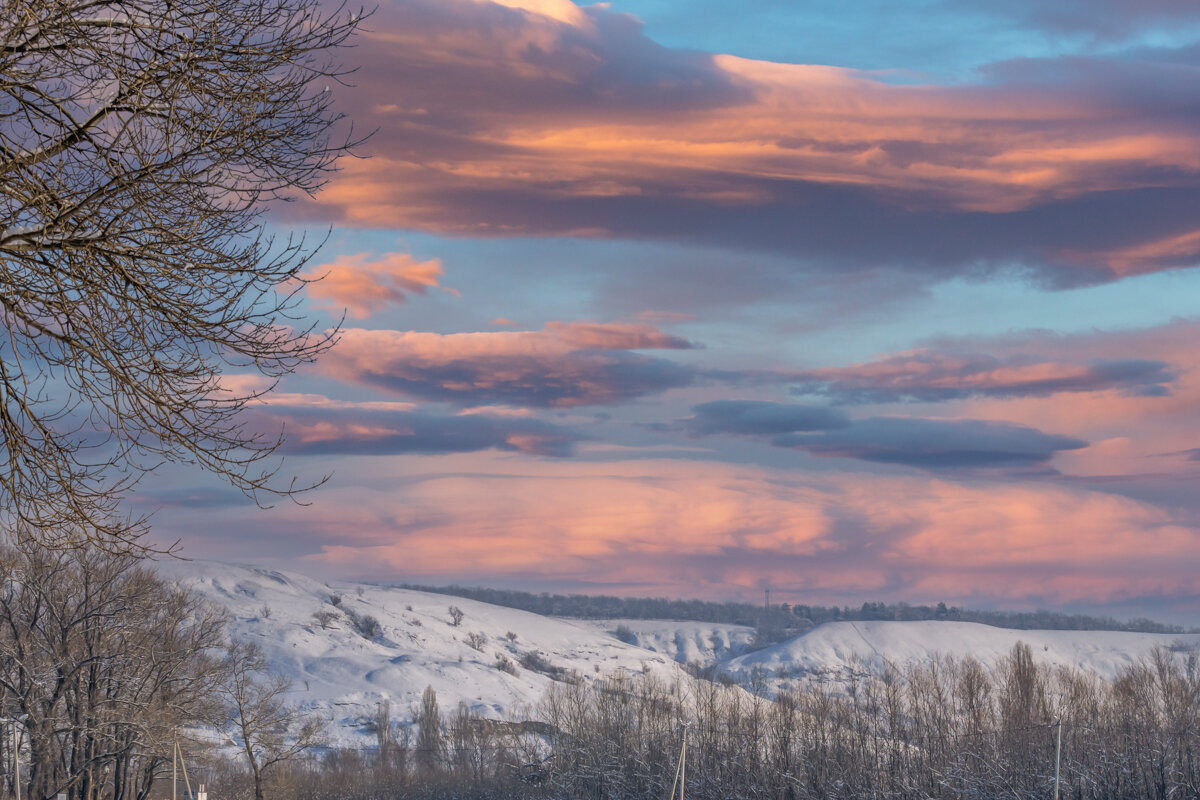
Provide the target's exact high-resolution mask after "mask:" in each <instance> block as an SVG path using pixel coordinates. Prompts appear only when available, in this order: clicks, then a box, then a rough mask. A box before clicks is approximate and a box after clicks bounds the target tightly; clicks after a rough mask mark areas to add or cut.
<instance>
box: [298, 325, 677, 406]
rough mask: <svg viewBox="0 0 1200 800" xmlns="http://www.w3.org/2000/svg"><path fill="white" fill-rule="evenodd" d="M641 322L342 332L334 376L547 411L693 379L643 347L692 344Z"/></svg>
mask: <svg viewBox="0 0 1200 800" xmlns="http://www.w3.org/2000/svg"><path fill="white" fill-rule="evenodd" d="M692 347H694V345H693V344H692V343H691V342H689V341H687V340H686V339H683V338H680V337H677V336H670V335H668V334H666V333H663V332H662V331H660V330H658V329H657V328H654V327H652V326H650V325H645V324H636V323H609V324H600V323H558V322H551V323H548V324H547V325H546V326H545V328H543V329H542V330H540V331H499V332H494V333H482V332H481V333H456V334H438V333H425V332H418V331H407V332H401V331H390V330H379V331H373V330H364V329H360V328H350V329H347V330H344V331H342V333H341V340H340V341H339V343H338V345H337V347H336V348H335V349H334V351H333V352H332V353H331V354H330V355H329V356H328V357H327V358H326V359H325V360H324V361H322V362H321V367H320V368H321V369H322V371H324V372H325V373H326V374H328V375H331V376H333V377H336V378H339V379H341V380H348V381H352V382H355V383H362V384H366V385H370V386H373V387H376V388H379V389H384V390H387V391H390V392H395V393H397V394H401V395H404V396H407V397H414V398H418V399H422V400H434V401H444V402H455V403H460V404H464V405H491V404H507V405H516V406H531V407H539V408H571V407H574V406H587V405H611V404H614V403H621V402H627V401H629V400H632V399H635V398H637V397H641V396H643V395H647V394H654V393H657V392H662V391H665V390H667V389H673V388H677V387H682V386H687V385H689V384H691V383H692V382H693V381H694V380H695V379H696V376H695V374H694V373H693V372H692V371H691V370H689V369H688V368H686V367H684V366H681V365H679V364H676V363H674V362H672V361H668V360H666V359H661V358H654V357H650V356H646V355H642V354H641V353H637V352H633V351H635V350H646V349H673V350H678V349H688V348H692Z"/></svg>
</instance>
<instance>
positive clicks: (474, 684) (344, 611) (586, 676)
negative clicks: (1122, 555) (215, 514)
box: [159, 561, 1200, 744]
mask: <svg viewBox="0 0 1200 800" xmlns="http://www.w3.org/2000/svg"><path fill="white" fill-rule="evenodd" d="M159 570H160V573H161V574H163V575H164V576H165V577H168V578H171V579H173V580H176V581H178V582H179V583H181V584H183V585H185V586H188V587H190V588H192V589H194V590H196V591H197V592H199V593H201V594H203V595H205V596H206V597H208V598H209V599H210V600H212V601H213V602H214V603H216V604H218V605H220V606H223V607H224V608H225V609H226V610H227V611H228V612H229V614H230V616H231V618H232V625H231V627H232V631H231V632H232V634H233V635H234V636H236V637H239V638H243V639H247V640H250V641H255V642H258V643H259V645H260V646H261V647H262V648H263V650H264V652H265V653H266V655H267V657H268V658H269V660H270V661H271V663H272V665H273V666H274V668H275V669H277V670H279V671H281V672H283V673H285V674H287V675H288V676H289V677H291V678H292V680H293V695H294V700H295V701H297V702H299V703H301V704H303V705H305V706H306V707H309V708H311V709H313V710H315V711H318V712H319V713H322V714H326V715H328V716H329V717H330V718H331V720H332V722H333V725H332V726H331V731H330V733H331V736H332V739H333V741H334V743H337V744H365V743H367V741H368V734H367V730H366V728H365V727H364V725H363V723H364V722H365V720H367V719H368V718H370V717H371V715H372V714H373V713H374V711H375V708H376V706H377V704H378V703H379V702H380V701H381V700H387V701H389V702H390V703H391V708H392V717H393V719H395V720H404V719H406V718H409V717H410V715H411V713H410V709H412V708H413V707H414V706H415V705H416V704H417V703H418V702H419V700H420V697H421V694H422V693H423V692H424V690H425V687H426V686H432V687H433V688H434V690H436V691H437V694H438V701H439V705H440V706H441V708H442V709H443V710H445V711H449V710H453V709H454V708H455V707H456V706H457V705H458V703H459V702H460V701H461V702H465V703H467V704H468V705H469V706H471V707H472V708H473V709H475V710H477V711H479V712H481V713H483V714H484V715H485V716H489V717H494V718H504V717H510V718H511V717H523V718H530V717H531V716H533V711H532V709H533V707H534V706H536V705H537V704H538V702H539V701H540V700H541V698H542V697H543V696H544V694H545V693H546V690H547V689H548V688H549V687H550V686H551V685H552V683H553V680H554V679H553V677H552V676H551V673H553V672H554V671H555V670H563V671H570V672H573V673H576V674H577V675H578V676H579V677H580V678H582V679H583V680H594V679H595V678H597V677H599V676H602V675H607V674H610V673H612V672H616V671H621V670H624V671H628V672H631V673H640V672H643V671H646V672H651V673H654V674H656V675H657V676H659V677H660V678H663V679H665V680H667V681H674V680H687V679H686V677H684V675H683V672H682V669H681V667H680V664H682V663H692V662H699V663H701V664H703V665H705V666H715V667H716V668H717V669H718V670H720V671H722V672H727V673H729V674H731V675H734V676H735V677H740V678H748V677H749V676H750V674H751V673H753V672H754V671H755V670H756V669H758V670H760V671H762V672H765V674H766V675H767V676H769V680H770V683H771V684H772V685H775V686H778V685H782V684H783V683H785V682H792V683H794V682H796V681H798V680H814V679H817V680H829V679H832V680H837V679H838V676H840V675H844V674H845V673H846V671H847V670H848V669H852V668H861V664H862V663H864V662H865V663H867V664H882V663H883V662H884V661H885V660H886V661H890V662H892V663H894V664H897V665H904V664H906V663H909V662H913V661H921V660H924V659H928V658H930V657H933V656H937V655H953V656H965V655H971V656H974V657H975V658H976V659H978V660H979V661H981V662H982V663H983V664H984V665H992V664H995V663H997V662H998V661H999V660H1000V659H1001V658H1003V657H1004V656H1006V655H1007V654H1008V653H1009V652H1010V651H1011V650H1012V647H1013V645H1014V644H1016V643H1017V642H1018V641H1022V642H1025V643H1027V644H1029V645H1030V647H1032V649H1033V652H1034V656H1035V658H1037V659H1038V660H1039V661H1042V662H1046V663H1050V664H1055V665H1074V666H1077V667H1079V668H1081V669H1085V670H1090V671H1093V672H1096V673H1099V674H1101V675H1104V676H1108V677H1111V676H1113V675H1115V674H1117V672H1118V671H1119V670H1120V669H1121V668H1122V667H1124V666H1127V665H1129V664H1131V663H1133V662H1134V661H1136V660H1137V659H1139V658H1141V657H1144V656H1145V655H1146V654H1147V653H1149V652H1150V650H1151V649H1152V648H1153V647H1155V646H1166V647H1172V646H1174V647H1176V648H1180V647H1200V635H1196V634H1192V635H1167V634H1142V633H1120V632H1112V631H1017V630H1008V629H1002V628H993V627H990V626H987V625H979V624H976V623H969V622H835V623H828V624H825V625H821V626H818V627H816V628H814V629H812V630H810V631H807V632H806V633H804V634H802V635H800V636H797V637H796V638H794V639H791V640H788V641H785V642H782V643H780V644H777V645H774V646H772V647H769V648H766V649H763V650H759V651H754V652H747V647H748V645H749V642H750V640H751V637H752V635H753V629H751V628H747V627H744V626H738V625H720V624H714V623H699V622H680V621H670V620H649V621H647V620H603V621H582V620H564V619H557V618H551V617H543V616H540V615H537V614H532V613H528V612H525V611H518V610H515V609H510V608H503V607H500V606H494V605H490V604H487V603H480V602H476V601H473V600H467V599H464V598H457V597H451V596H447V595H442V594H432V593H428V592H418V591H413V590H408V589H392V588H386V587H380V586H374V585H370V584H355V583H347V582H329V583H325V582H321V581H318V580H314V579H312V578H308V577H305V576H303V575H297V574H294V573H287V572H279V571H274V570H270V569H264V568H259V567H250V566H239V565H232V564H222V563H217V562H211V561H193V562H165V563H161V564H160V565H159ZM451 606H455V607H457V608H458V609H460V610H461V611H462V619H461V621H460V622H459V624H457V625H455V624H454V621H453V619H452V617H451V613H450V610H449V609H450V607H451ZM315 615H319V616H325V617H326V620H325V622H324V623H322V621H321V620H320V619H319V618H318V616H315ZM366 617H374V618H375V619H376V620H378V623H379V628H380V631H379V634H378V635H376V636H374V637H372V638H368V637H366V636H364V635H362V634H361V633H359V632H358V630H356V626H355V624H354V621H353V620H354V619H355V618H358V619H360V620H361V619H364V618H366ZM621 626H623V627H625V628H628V630H629V632H630V633H632V636H633V639H634V643H633V644H627V643H625V642H622V641H620V640H618V638H617V636H616V630H617V628H618V627H621ZM627 638H628V637H627ZM531 653H535V654H536V656H537V660H538V662H539V663H537V664H536V665H535V666H536V668H534V669H529V668H526V667H524V666H520V664H519V662H520V660H521V659H522V657H525V658H526V660H527V661H528V662H530V663H533V660H531V659H530V656H529V654H531ZM499 658H503V659H506V660H508V661H509V662H511V663H512V664H513V665H514V666H515V669H514V670H513V672H515V673H516V674H512V672H510V671H505V670H502V669H500V668H498V666H497V664H498V659H499ZM558 674H559V677H561V676H562V673H558Z"/></svg>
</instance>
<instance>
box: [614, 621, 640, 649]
mask: <svg viewBox="0 0 1200 800" xmlns="http://www.w3.org/2000/svg"><path fill="white" fill-rule="evenodd" d="M613 636H616V637H617V638H618V639H620V640H621V641H622V642H624V643H625V644H637V640H638V639H637V634H636V633H634V632H633V629H631V628H630V627H629V626H628V625H626V624H624V623H622V624H620V625H618V626H617V629H616V630H615V631H613Z"/></svg>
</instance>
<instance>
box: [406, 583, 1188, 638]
mask: <svg viewBox="0 0 1200 800" xmlns="http://www.w3.org/2000/svg"><path fill="white" fill-rule="evenodd" d="M398 586H399V588H402V589H412V590H416V591H422V592H434V593H437V594H448V595H454V596H455V597H467V598H470V599H472V600H478V601H480V602H483V603H491V604H492V605H497V606H505V607H507V608H517V609H520V610H522V611H529V612H531V613H534V614H542V615H545V616H552V617H572V618H575V619H672V620H687V621H692V622H716V623H723V624H729V625H749V626H752V627H767V628H776V629H781V630H786V629H791V628H802V629H803V628H810V627H812V626H814V625H820V624H822V623H825V622H865V621H891V622H924V621H946V622H978V623H980V624H983V625H991V626H992V627H996V628H1012V629H1015V630H1047V631H1128V632H1132V633H1185V632H1186V630H1185V629H1184V628H1183V626H1181V625H1166V624H1163V623H1161V622H1154V621H1153V620H1149V619H1140V618H1139V619H1130V620H1124V621H1122V620H1118V619H1115V618H1114V617H1094V616H1089V615H1087V614H1060V613H1057V612H1053V611H1044V610H1039V611H987V610H979V609H965V608H959V607H958V606H947V605H946V604H945V603H938V604H937V605H934V606H921V605H918V606H914V605H909V604H908V603H863V604H862V605H861V606H859V607H857V608H853V607H851V606H840V607H839V606H819V605H818V606H809V605H797V606H787V605H774V606H771V607H770V609H769V610H767V613H764V608H763V606H760V605H755V604H752V603H735V602H724V603H714V602H711V601H706V600H668V599H666V598H662V597H611V596H608V595H586V594H570V595H564V594H548V593H542V594H534V593H532V592H519V591H513V590H509V589H486V588H481V587H470V586H419V585H414V584H398Z"/></svg>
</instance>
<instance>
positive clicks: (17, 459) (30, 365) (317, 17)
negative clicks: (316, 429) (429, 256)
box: [0, 0, 361, 551]
mask: <svg viewBox="0 0 1200 800" xmlns="http://www.w3.org/2000/svg"><path fill="white" fill-rule="evenodd" d="M322 8H323V4H320V3H319V2H318V0H219V1H218V0H0V326H2V330H0V394H2V397H0V508H2V509H4V516H5V518H6V519H5V522H6V524H7V526H8V527H10V528H12V529H14V530H16V531H17V532H18V533H20V534H21V535H24V536H26V537H30V538H33V539H35V540H36V541H39V542H40V543H42V544H43V545H51V546H69V545H75V544H78V542H79V540H80V539H82V538H90V539H93V540H95V541H99V542H101V543H106V544H107V546H109V547H113V548H116V549H124V550H128V551H137V550H138V549H139V548H142V547H143V546H142V545H140V544H139V536H140V534H141V533H142V532H143V531H144V520H143V519H135V518H129V517H126V516H123V515H121V514H119V513H118V512H119V510H120V509H119V500H120V497H121V495H122V493H123V492H124V491H125V490H127V489H128V488H129V487H130V486H131V485H132V484H134V483H135V482H136V481H137V480H138V479H139V477H140V476H141V475H142V474H144V472H145V471H146V470H148V469H153V468H154V467H155V466H157V465H158V464H160V463H162V462H183V463H191V464H198V465H200V466H201V467H203V468H205V469H207V470H209V471H211V472H214V473H216V474H218V475H221V476H222V477H224V478H225V479H226V480H228V481H229V482H230V483H231V484H232V485H233V486H235V487H237V488H239V489H240V490H242V491H243V492H245V493H246V494H247V495H249V496H251V497H254V498H255V499H256V500H260V501H261V499H262V497H263V496H264V494H265V495H266V496H271V495H272V494H274V495H279V494H290V493H291V492H293V491H295V490H297V489H298V488H299V487H297V486H296V485H295V484H294V483H291V484H289V483H287V482H283V483H277V481H276V480H274V479H273V478H274V476H276V475H277V472H278V469H279V463H278V461H277V459H276V458H274V454H275V453H276V451H277V448H278V446H279V444H280V440H279V438H278V436H277V435H272V434H266V433H263V432H262V431H255V430H252V429H249V428H248V427H247V424H246V421H245V418H244V417H243V416H241V415H240V414H239V412H241V411H242V410H243V409H244V408H245V407H246V406H247V404H249V403H251V402H253V401H254V400H255V398H256V397H258V396H259V394H260V393H261V391H265V390H264V389H259V390H245V389H238V388H233V387H230V386H226V385H222V383H221V378H222V376H223V375H224V374H225V373H227V372H229V371H230V370H233V371H237V372H250V373H254V374H257V375H259V376H264V377H265V378H266V379H267V381H266V383H267V384H268V385H270V384H272V383H273V380H277V379H278V378H279V377H280V376H282V375H284V374H287V373H288V372H290V371H292V370H293V369H295V368H296V367H297V366H298V365H300V364H302V363H305V362H308V361H310V360H311V359H313V358H315V357H316V356H317V354H318V353H320V352H321V351H322V350H323V349H324V348H325V347H327V346H328V345H329V344H330V342H331V334H328V333H326V334H321V333H317V332H314V331H313V329H312V328H311V327H306V326H305V325H304V324H303V323H301V324H299V325H296V319H295V314H294V311H295V307H296V301H297V294H296V293H297V291H298V290H299V289H300V288H302V286H303V281H302V280H301V279H300V278H299V276H298V272H299V270H300V269H301V268H302V267H303V266H304V264H305V263H306V261H307V259H308V258H309V257H311V255H312V248H310V247H308V246H307V245H306V244H305V243H304V241H303V237H300V238H298V239H292V238H289V239H288V240H287V241H280V240H275V239H272V238H271V237H269V236H268V235H266V234H265V233H264V229H263V226H262V219H261V214H262V213H263V211H264V208H265V207H266V205H267V204H269V203H270V201H273V200H278V199H284V200H286V199H291V198H294V197H297V196H302V195H305V194H311V193H313V192H315V191H316V190H317V189H318V188H319V187H320V186H321V185H322V184H323V182H324V181H325V180H326V178H327V176H328V174H329V172H330V171H331V170H332V169H333V167H334V163H335V160H336V159H337V157H338V156H339V155H340V154H342V153H344V152H346V150H347V149H348V148H349V147H350V146H351V145H352V144H353V142H352V140H351V139H352V134H351V132H350V131H349V130H348V129H343V126H342V125H341V124H340V120H341V116H340V115H339V114H337V113H336V112H335V111H334V110H333V107H332V92H331V91H329V84H333V85H337V80H338V78H339V76H342V75H344V74H345V70H343V69H342V68H340V67H339V66H338V65H337V64H336V63H334V62H333V61H331V60H329V56H330V53H331V52H332V51H333V50H334V49H335V48H337V47H338V46H340V45H342V44H344V43H345V41H346V39H347V37H349V36H350V35H351V34H352V33H353V31H354V30H355V28H356V27H357V25H358V22H359V19H360V17H361V14H357V15H356V14H353V13H349V12H348V11H347V9H346V8H345V7H334V8H332V10H322ZM325 8H326V9H328V7H325ZM339 131H341V133H340V134H339V133H338V132H339ZM227 383H228V382H227Z"/></svg>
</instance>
